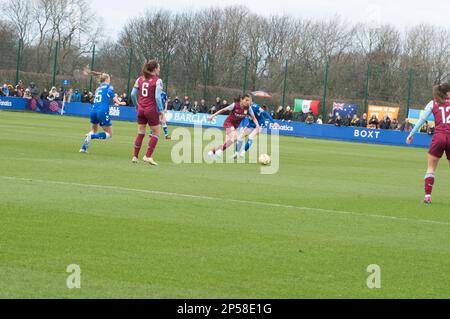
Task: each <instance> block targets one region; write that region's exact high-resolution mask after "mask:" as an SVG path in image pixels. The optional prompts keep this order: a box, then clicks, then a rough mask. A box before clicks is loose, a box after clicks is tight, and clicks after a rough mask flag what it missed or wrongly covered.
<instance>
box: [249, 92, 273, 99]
mask: <svg viewBox="0 0 450 319" xmlns="http://www.w3.org/2000/svg"><path fill="white" fill-rule="evenodd" d="M252 95H253V96H256V97H261V98H264V99H271V98H272V95H270V94H269V93H267V92H264V91H255V92H252Z"/></svg>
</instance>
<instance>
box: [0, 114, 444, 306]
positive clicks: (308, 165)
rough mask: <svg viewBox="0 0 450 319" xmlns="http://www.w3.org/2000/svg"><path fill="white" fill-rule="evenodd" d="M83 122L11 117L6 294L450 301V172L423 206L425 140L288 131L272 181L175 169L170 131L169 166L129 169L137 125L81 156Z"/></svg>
mask: <svg viewBox="0 0 450 319" xmlns="http://www.w3.org/2000/svg"><path fill="white" fill-rule="evenodd" d="M87 130H88V120H87V119H81V118H73V117H58V116H46V115H40V114H31V113H10V112H0V172H1V173H0V194H1V195H0V216H1V220H0V234H1V235H0V236H1V237H0V297H1V298H117V297H120V298H435V297H442V298H449V297H450V288H449V287H450V245H449V240H450V208H449V206H448V203H449V199H450V197H449V195H448V194H449V190H450V178H449V177H450V170H449V169H448V167H447V165H448V164H447V163H446V162H442V163H441V166H440V168H439V171H438V174H437V184H436V189H435V193H434V197H433V198H434V203H433V205H432V206H430V207H426V206H424V205H423V204H422V203H421V200H422V195H423V194H422V188H423V181H422V179H423V175H424V169H425V164H426V158H427V154H426V150H424V149H414V148H401V147H390V146H379V145H367V144H353V143H343V142H334V141H322V140H310V139H299V138H287V137H282V138H281V149H280V153H281V164H280V165H281V167H280V172H279V173H278V174H276V175H272V176H263V175H260V174H259V168H260V167H259V166H258V165H249V164H247V165H238V164H236V165H207V164H204V165H203V164H200V165H199V164H197V165H175V164H173V163H172V162H171V160H170V150H171V147H172V145H173V144H174V142H166V141H163V140H161V141H160V144H159V145H158V149H157V153H156V155H155V159H157V160H158V162H159V163H160V165H161V166H159V167H156V168H155V167H150V166H147V165H144V164H143V163H142V162H141V163H140V164H139V165H133V164H131V151H132V147H133V143H134V136H135V132H136V128H135V124H133V123H128V122H118V121H116V122H114V137H113V139H112V140H109V141H106V142H98V141H93V143H92V145H91V148H90V154H88V155H81V154H79V153H78V150H79V147H80V145H81V142H82V136H83V133H85V132H86V131H87ZM146 143H147V138H146V141H145V144H144V145H145V146H146ZM143 148H144V147H143ZM142 155H143V152H142ZM11 177H12V178H11ZM55 182H56V183H55ZM58 182H63V183H58ZM84 185H86V186H84ZM95 185H107V186H109V187H107V188H101V187H98V186H95ZM111 186H113V187H111ZM115 187H116V188H115ZM145 190H150V192H146V191H145ZM151 191H160V192H168V193H179V194H192V195H200V196H203V195H205V196H209V197H215V198H219V199H214V198H208V199H206V198H204V199H199V198H195V197H186V196H175V195H173V194H168V193H167V194H166V193H157V192H151ZM227 198H232V199H236V200H244V201H247V202H238V201H232V202H230V201H227ZM220 199H222V200H220ZM253 202H254V203H253ZM261 202H263V203H275V204H281V205H287V206H279V207H277V206H269V205H264V204H262V203H261ZM289 205H290V206H295V207H288V206H289ZM302 207H303V208H302ZM308 208H313V209H308ZM335 211H338V212H335ZM339 211H340V212H339ZM350 213H356V214H350ZM383 216H386V217H383ZM389 217H395V218H389ZM433 221H435V222H433ZM69 264H78V265H80V267H81V271H82V274H81V286H82V287H81V289H79V290H69V289H67V287H66V278H67V276H68V274H67V273H66V272H65V271H66V267H67V266H68V265H69ZM370 264H378V265H380V266H381V270H382V274H381V276H382V277H381V279H382V289H376V290H370V289H368V288H367V286H366V280H367V277H368V275H369V274H368V273H367V272H366V268H367V266H368V265H370Z"/></svg>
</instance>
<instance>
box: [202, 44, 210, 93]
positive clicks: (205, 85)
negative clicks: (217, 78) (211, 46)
mask: <svg viewBox="0 0 450 319" xmlns="http://www.w3.org/2000/svg"><path fill="white" fill-rule="evenodd" d="M204 68H205V73H204V80H205V82H204V87H203V99H205V100H207V95H208V77H209V53H206V57H205V62H204Z"/></svg>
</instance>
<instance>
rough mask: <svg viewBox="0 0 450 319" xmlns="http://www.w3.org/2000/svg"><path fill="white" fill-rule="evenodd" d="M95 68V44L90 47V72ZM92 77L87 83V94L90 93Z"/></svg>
mask: <svg viewBox="0 0 450 319" xmlns="http://www.w3.org/2000/svg"><path fill="white" fill-rule="evenodd" d="M94 66H95V44H94V46H93V47H92V59H91V70H93V69H94ZM92 79H93V77H92V75H91V80H90V81H89V92H92Z"/></svg>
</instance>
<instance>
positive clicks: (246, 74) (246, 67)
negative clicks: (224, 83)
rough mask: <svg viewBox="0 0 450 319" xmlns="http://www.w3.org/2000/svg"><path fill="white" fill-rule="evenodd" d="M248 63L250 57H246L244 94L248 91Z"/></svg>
mask: <svg viewBox="0 0 450 319" xmlns="http://www.w3.org/2000/svg"><path fill="white" fill-rule="evenodd" d="M248 63H249V61H248V57H245V67H244V84H243V86H242V94H245V92H246V91H247V77H248Z"/></svg>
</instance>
